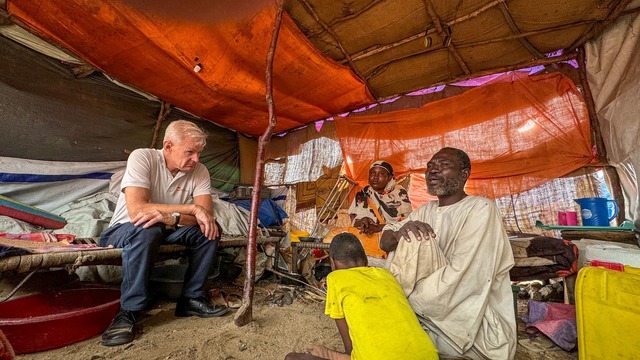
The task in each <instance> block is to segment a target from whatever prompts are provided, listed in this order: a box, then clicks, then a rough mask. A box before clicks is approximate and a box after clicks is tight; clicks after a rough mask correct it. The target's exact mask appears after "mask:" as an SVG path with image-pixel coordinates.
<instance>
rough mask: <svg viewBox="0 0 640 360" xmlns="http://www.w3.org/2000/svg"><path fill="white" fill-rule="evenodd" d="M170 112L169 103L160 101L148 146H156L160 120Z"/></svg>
mask: <svg viewBox="0 0 640 360" xmlns="http://www.w3.org/2000/svg"><path fill="white" fill-rule="evenodd" d="M170 112H171V104H169V103H167V102H165V101H162V102H161V103H160V112H159V113H158V119H157V120H156V127H155V129H154V130H153V138H152V139H151V146H149V147H150V148H152V149H155V148H156V142H158V136H159V134H160V128H161V127H162V126H161V125H162V122H163V121H164V120H165V119H166V118H167V116H168V115H169V113H170Z"/></svg>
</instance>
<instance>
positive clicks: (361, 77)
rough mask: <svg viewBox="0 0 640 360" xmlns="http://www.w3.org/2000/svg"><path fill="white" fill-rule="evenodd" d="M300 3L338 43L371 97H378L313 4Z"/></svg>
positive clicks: (305, 0) (301, 0) (302, 1)
mask: <svg viewBox="0 0 640 360" xmlns="http://www.w3.org/2000/svg"><path fill="white" fill-rule="evenodd" d="M298 1H300V3H301V4H302V5H303V6H304V8H305V9H306V10H307V12H308V13H309V14H310V15H311V16H313V18H314V19H315V20H316V22H317V23H318V24H320V26H322V28H323V29H324V31H326V32H327V33H328V34H329V35H331V37H333V40H334V41H335V42H336V44H337V45H338V47H339V48H340V51H341V52H342V55H344V57H345V58H346V59H347V62H348V63H349V66H350V67H351V70H353V72H354V73H355V74H356V75H357V76H358V77H359V78H360V79H362V81H364V84H365V86H366V87H367V90H369V92H370V93H371V95H373V97H374V98H375V97H376V96H377V95H376V92H375V91H373V89H372V88H371V86H370V85H369V83H368V82H367V81H366V80H365V77H364V76H363V75H362V73H361V72H360V70H358V68H357V67H356V65H355V64H354V63H353V60H352V59H351V56H350V55H349V53H348V52H347V50H345V48H344V46H342V42H340V39H339V38H338V35H337V34H336V33H335V32H334V31H333V30H331V28H330V27H329V26H328V25H327V24H326V23H325V22H324V21H322V19H320V17H319V16H318V14H317V13H316V11H315V10H314V8H313V6H311V4H309V2H308V1H307V0H298Z"/></svg>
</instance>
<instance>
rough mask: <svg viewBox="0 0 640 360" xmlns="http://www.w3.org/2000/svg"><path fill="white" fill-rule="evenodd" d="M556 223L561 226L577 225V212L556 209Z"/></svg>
mask: <svg viewBox="0 0 640 360" xmlns="http://www.w3.org/2000/svg"><path fill="white" fill-rule="evenodd" d="M558 225H561V226H576V225H578V213H577V212H575V211H558Z"/></svg>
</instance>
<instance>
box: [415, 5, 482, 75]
mask: <svg viewBox="0 0 640 360" xmlns="http://www.w3.org/2000/svg"><path fill="white" fill-rule="evenodd" d="M424 5H425V7H426V9H427V14H429V16H430V17H431V20H432V21H433V25H434V26H435V28H436V30H437V31H438V34H439V35H440V37H442V39H443V40H444V42H445V44H444V45H443V46H446V47H447V49H448V50H449V53H450V54H451V55H452V56H453V58H454V59H455V60H456V62H457V63H458V65H460V68H462V71H464V73H465V74H470V73H471V70H470V69H469V66H467V64H466V63H465V62H464V60H463V59H462V56H460V53H459V52H458V50H456V47H455V46H454V45H453V42H452V41H451V33H448V34H447V33H446V32H445V30H444V28H443V27H442V23H441V22H440V17H439V16H438V14H437V13H436V9H435V8H434V7H433V4H432V3H431V0H424ZM447 27H448V25H447Z"/></svg>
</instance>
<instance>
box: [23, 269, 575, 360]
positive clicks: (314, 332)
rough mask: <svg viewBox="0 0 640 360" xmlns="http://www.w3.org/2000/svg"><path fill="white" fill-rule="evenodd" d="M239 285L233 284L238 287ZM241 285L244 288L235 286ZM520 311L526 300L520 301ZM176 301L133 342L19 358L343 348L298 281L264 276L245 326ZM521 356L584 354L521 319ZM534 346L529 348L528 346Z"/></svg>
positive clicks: (144, 321)
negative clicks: (182, 311) (181, 313)
mask: <svg viewBox="0 0 640 360" xmlns="http://www.w3.org/2000/svg"><path fill="white" fill-rule="evenodd" d="M232 290H233V289H227V291H232ZM235 290H238V292H239V289H235ZM518 307H519V312H520V313H523V312H524V311H526V301H523V300H519V301H518ZM174 309H175V303H173V302H170V301H158V302H156V303H155V305H154V306H153V307H152V308H151V309H150V310H149V311H148V312H147V313H146V314H145V315H144V316H143V317H142V318H141V319H140V321H139V330H138V333H137V335H136V339H135V340H134V342H133V343H131V344H127V345H122V346H117V347H105V346H102V345H101V344H100V336H95V337H93V338H91V339H88V340H85V341H82V342H79V343H76V344H72V345H69V346H66V347H64V348H60V349H55V350H50V351H45V352H40V353H34V354H27V355H20V356H17V359H24V360H31V359H34V360H35V359H47V360H71V359H86V360H101V359H167V360H168V359H225V360H231V359H247V360H249V359H269V360H272V359H283V358H284V356H285V355H286V354H287V353H288V352H290V351H304V349H305V348H306V346H307V345H309V344H313V343H319V344H323V345H325V346H327V347H329V348H332V349H336V350H342V349H343V347H342V342H341V340H340V336H339V335H338V331H337V329H336V328H335V325H334V322H333V320H331V319H329V318H328V317H327V316H325V315H324V314H323V310H324V303H323V302H322V300H321V299H319V297H318V296H314V295H313V293H311V292H308V291H305V290H304V289H303V288H299V287H295V286H284V285H280V284H278V283H276V282H275V279H273V277H272V278H271V279H270V280H261V281H259V282H258V283H257V286H256V289H255V304H254V310H253V319H254V321H253V322H252V323H250V324H249V325H246V326H244V327H238V326H236V325H235V324H234V322H233V317H234V313H235V310H231V311H230V312H229V313H228V314H226V315H225V316H223V317H221V318H213V319H200V318H176V317H174V315H173V312H174ZM518 330H519V331H518V337H519V339H520V340H521V342H526V343H525V345H527V347H525V346H523V345H522V344H519V345H518V349H517V353H516V359H517V360H524V359H533V360H542V359H552V360H565V359H567V360H568V359H578V354H577V351H575V350H574V351H572V352H566V351H564V350H562V349H560V348H558V347H557V346H555V345H553V343H552V342H551V341H550V340H549V339H548V338H546V337H544V335H542V336H538V337H536V338H535V339H533V341H529V340H528V339H529V336H528V335H527V334H526V332H525V326H524V323H523V322H522V321H519V323H518ZM527 348H529V349H527Z"/></svg>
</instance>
